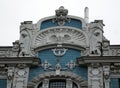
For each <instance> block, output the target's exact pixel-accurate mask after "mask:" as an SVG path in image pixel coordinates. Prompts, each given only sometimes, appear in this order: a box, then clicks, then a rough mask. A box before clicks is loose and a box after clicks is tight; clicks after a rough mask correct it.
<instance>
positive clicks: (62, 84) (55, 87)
mask: <svg viewBox="0 0 120 88" xmlns="http://www.w3.org/2000/svg"><path fill="white" fill-rule="evenodd" d="M50 88H66V81H65V80H51V81H50Z"/></svg>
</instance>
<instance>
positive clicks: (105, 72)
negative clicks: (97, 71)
mask: <svg viewBox="0 0 120 88" xmlns="http://www.w3.org/2000/svg"><path fill="white" fill-rule="evenodd" d="M103 75H104V78H105V79H106V80H108V79H109V77H110V67H109V66H103Z"/></svg>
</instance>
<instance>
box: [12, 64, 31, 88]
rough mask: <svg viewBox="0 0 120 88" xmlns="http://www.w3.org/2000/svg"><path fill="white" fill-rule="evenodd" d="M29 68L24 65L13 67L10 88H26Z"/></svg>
mask: <svg viewBox="0 0 120 88" xmlns="http://www.w3.org/2000/svg"><path fill="white" fill-rule="evenodd" d="M28 74H29V67H28V66H26V65H25V64H19V65H18V66H16V67H15V73H14V80H13V87H12V88H27V82H28Z"/></svg>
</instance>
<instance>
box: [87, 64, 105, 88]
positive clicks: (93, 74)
mask: <svg viewBox="0 0 120 88" xmlns="http://www.w3.org/2000/svg"><path fill="white" fill-rule="evenodd" d="M88 88H103V72H102V67H101V65H100V64H99V63H92V64H90V65H89V66H88Z"/></svg>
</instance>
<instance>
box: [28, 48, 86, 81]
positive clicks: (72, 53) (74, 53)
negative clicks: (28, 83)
mask: <svg viewBox="0 0 120 88" xmlns="http://www.w3.org/2000/svg"><path fill="white" fill-rule="evenodd" d="M38 56H39V58H40V59H41V62H42V63H44V61H45V60H47V61H48V62H49V63H50V64H51V65H52V67H51V68H55V65H56V63H57V61H56V59H57V58H59V59H60V64H61V67H62V68H67V67H66V66H65V65H66V64H67V63H68V62H70V60H73V61H74V62H76V58H77V57H79V56H80V51H78V50H74V49H68V50H67V51H66V54H65V55H63V56H61V57H57V56H55V55H54V54H53V51H52V50H51V49H48V50H43V51H41V52H39V55H38ZM47 71H50V70H47ZM47 71H44V69H43V68H42V67H36V68H31V69H30V76H29V80H31V79H33V78H34V77H35V76H37V75H38V74H41V73H44V72H47ZM71 71H72V72H74V73H76V74H78V75H80V76H82V77H83V78H84V79H85V80H87V75H88V72H87V67H75V68H74V69H73V70H71Z"/></svg>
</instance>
